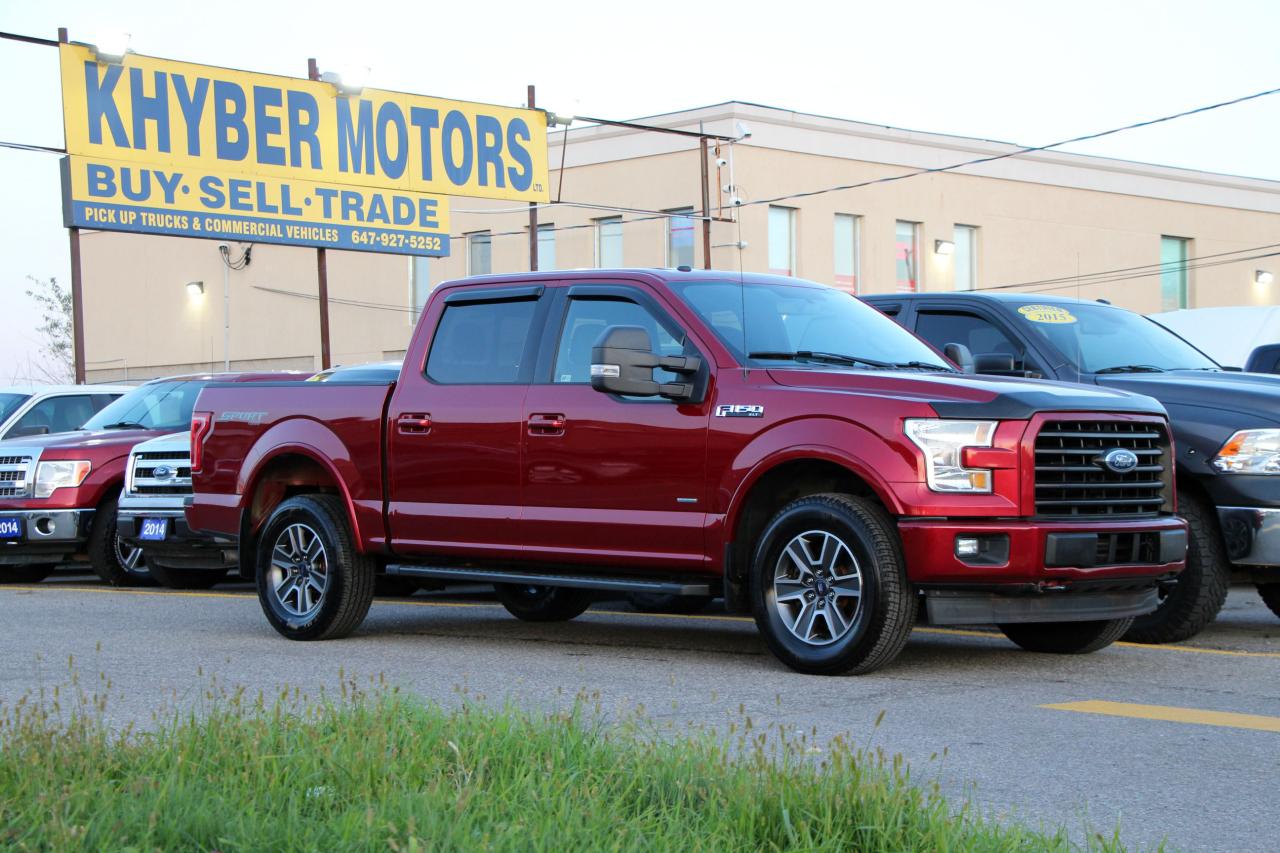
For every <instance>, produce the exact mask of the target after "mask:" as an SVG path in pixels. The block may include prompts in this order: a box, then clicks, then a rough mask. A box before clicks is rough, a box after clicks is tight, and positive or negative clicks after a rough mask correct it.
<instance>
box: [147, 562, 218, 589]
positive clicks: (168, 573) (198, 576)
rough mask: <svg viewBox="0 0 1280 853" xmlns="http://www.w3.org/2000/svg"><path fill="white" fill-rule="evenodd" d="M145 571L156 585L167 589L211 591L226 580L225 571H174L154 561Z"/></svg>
mask: <svg viewBox="0 0 1280 853" xmlns="http://www.w3.org/2000/svg"><path fill="white" fill-rule="evenodd" d="M147 569H148V570H149V571H150V572H151V577H153V578H154V579H155V581H156V583H158V584H160V586H163V587H168V588H169V589H212V588H213V587H215V586H217V585H218V584H220V583H222V582H223V581H225V580H226V579H227V570H226V569H175V568H170V567H169V566H164V565H161V564H159V563H157V562H155V561H154V560H153V561H151V562H150V563H148V564H147Z"/></svg>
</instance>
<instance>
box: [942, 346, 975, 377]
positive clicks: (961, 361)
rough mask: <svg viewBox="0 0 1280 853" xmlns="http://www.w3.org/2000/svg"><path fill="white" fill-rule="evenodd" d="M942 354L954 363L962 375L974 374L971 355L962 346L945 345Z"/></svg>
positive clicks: (965, 347) (966, 348) (967, 349)
mask: <svg viewBox="0 0 1280 853" xmlns="http://www.w3.org/2000/svg"><path fill="white" fill-rule="evenodd" d="M942 354H943V355H945V356H946V357H947V358H949V359H951V360H952V361H953V362H955V364H956V367H959V368H960V371H961V372H962V373H973V372H974V369H973V353H971V352H969V348H968V347H967V346H965V345H964V344H947V345H946V346H945V347H943V348H942Z"/></svg>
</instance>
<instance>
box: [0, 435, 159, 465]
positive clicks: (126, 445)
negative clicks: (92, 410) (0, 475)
mask: <svg viewBox="0 0 1280 853" xmlns="http://www.w3.org/2000/svg"><path fill="white" fill-rule="evenodd" d="M165 433H166V431H165V430H151V429H102V430H76V431H74V432H60V433H56V434H54V435H36V436H27V437H25V438H16V439H10V440H9V441H5V442H0V448H2V447H4V446H5V445H13V446H15V447H17V446H19V445H20V446H22V447H23V448H29V449H33V450H40V451H42V453H41V457H42V458H44V459H80V458H88V459H91V460H106V459H113V458H115V457H117V456H124V455H125V454H126V453H128V452H129V451H130V450H131V449H132V448H133V446H134V445H135V444H137V443H138V442H140V441H146V440H147V439H149V438H156V437H157V436H162V435H164V434H165Z"/></svg>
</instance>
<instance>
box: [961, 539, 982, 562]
mask: <svg viewBox="0 0 1280 853" xmlns="http://www.w3.org/2000/svg"><path fill="white" fill-rule="evenodd" d="M981 545H982V543H981V542H979V541H978V537H977V536H957V537H956V556H957V557H976V556H978V549H979V548H980V547H981Z"/></svg>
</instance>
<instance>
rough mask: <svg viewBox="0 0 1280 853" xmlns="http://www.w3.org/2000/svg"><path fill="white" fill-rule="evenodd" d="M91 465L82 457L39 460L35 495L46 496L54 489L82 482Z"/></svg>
mask: <svg viewBox="0 0 1280 853" xmlns="http://www.w3.org/2000/svg"><path fill="white" fill-rule="evenodd" d="M92 467H93V466H92V465H90V464H89V462H87V461H85V460H83V459H77V460H65V461H63V460H59V461H56V462H41V463H40V465H39V466H38V467H37V468H36V490H35V496H36V497H38V498H47V497H49V496H50V495H52V494H53V492H54V490H55V489H63V488H74V487H76V486H78V485H80V484H81V483H83V482H84V478H85V477H88V476H89V469H90V468H92Z"/></svg>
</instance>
